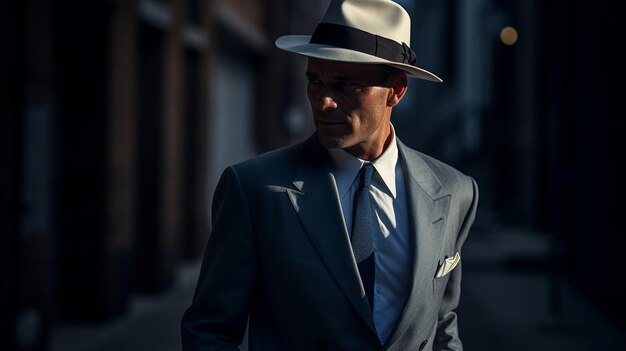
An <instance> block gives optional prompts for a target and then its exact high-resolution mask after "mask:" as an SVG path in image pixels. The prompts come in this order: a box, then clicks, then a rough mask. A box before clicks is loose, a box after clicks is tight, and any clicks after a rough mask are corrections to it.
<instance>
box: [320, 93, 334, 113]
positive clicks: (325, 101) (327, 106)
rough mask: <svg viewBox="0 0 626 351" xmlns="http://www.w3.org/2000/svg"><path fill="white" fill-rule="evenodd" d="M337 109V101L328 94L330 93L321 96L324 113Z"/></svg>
mask: <svg viewBox="0 0 626 351" xmlns="http://www.w3.org/2000/svg"><path fill="white" fill-rule="evenodd" d="M336 108H337V102H336V101H335V99H334V98H333V97H332V95H331V94H328V93H324V94H321V105H320V109H321V110H322V111H327V110H334V109H336Z"/></svg>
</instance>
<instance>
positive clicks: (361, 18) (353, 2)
mask: <svg viewBox="0 0 626 351" xmlns="http://www.w3.org/2000/svg"><path fill="white" fill-rule="evenodd" d="M321 22H322V23H333V24H339V25H344V26H348V27H352V28H356V29H359V30H362V31H365V32H368V33H371V34H374V35H378V36H381V37H385V38H387V39H391V40H394V41H396V42H398V43H399V44H402V43H405V44H407V45H409V46H410V45H411V17H410V16H409V14H408V13H407V12H406V11H405V10H404V8H402V6H400V5H399V4H397V3H395V2H393V1H391V0H333V1H332V2H331V3H330V6H329V7H328V10H327V11H326V13H325V14H324V17H323V18H322V20H321Z"/></svg>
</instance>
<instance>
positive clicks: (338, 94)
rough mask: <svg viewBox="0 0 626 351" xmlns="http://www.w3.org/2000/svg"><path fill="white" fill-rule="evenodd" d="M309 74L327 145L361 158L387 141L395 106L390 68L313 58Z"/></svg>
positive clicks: (310, 92)
mask: <svg viewBox="0 0 626 351" xmlns="http://www.w3.org/2000/svg"><path fill="white" fill-rule="evenodd" d="M306 76H307V79H308V89H307V92H308V97H309V102H310V103H311V108H312V109H313V117H314V120H315V127H316V128H317V134H318V137H319V139H320V141H321V143H322V144H323V145H324V146H325V147H328V148H342V149H346V151H348V152H350V153H352V154H353V155H356V156H357V157H359V156H358V155H357V153H359V152H358V150H366V151H367V149H368V148H372V147H374V146H380V145H379V144H380V142H381V141H382V143H383V144H384V142H385V140H386V138H387V137H388V136H389V130H390V123H389V121H390V119H391V107H393V105H395V103H393V104H390V102H389V100H390V97H391V95H392V94H393V88H392V87H391V86H392V84H390V80H391V79H390V76H389V71H388V70H387V69H385V68H384V67H382V66H378V65H368V64H356V63H345V62H337V61H328V60H322V59H316V58H309V65H308V69H307V72H306ZM381 147H382V146H381ZM352 151H355V152H352Z"/></svg>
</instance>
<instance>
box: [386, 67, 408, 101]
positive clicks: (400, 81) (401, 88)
mask: <svg viewBox="0 0 626 351" xmlns="http://www.w3.org/2000/svg"><path fill="white" fill-rule="evenodd" d="M408 88H409V82H408V80H407V78H406V73H404V72H399V73H397V74H396V75H394V77H393V78H392V80H391V87H390V90H389V96H388V97H387V107H394V106H396V105H397V104H398V103H399V102H400V100H402V98H403V97H404V94H406V91H407V89H408Z"/></svg>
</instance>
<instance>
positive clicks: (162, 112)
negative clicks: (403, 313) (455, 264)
mask: <svg viewBox="0 0 626 351" xmlns="http://www.w3.org/2000/svg"><path fill="white" fill-rule="evenodd" d="M328 2H329V1H328V0H325V1H307V0H230V1H226V0H223V1H219V0H215V1H208V0H204V1H202V0H134V1H132V0H129V1H123V0H119V1H116V0H108V1H107V0H99V1H68V0H55V1H52V0H5V1H2V2H0V50H1V55H0V89H1V90H0V156H1V164H0V231H1V236H0V271H1V275H0V294H1V295H0V337H1V339H0V350H20V351H22V350H52V351H66V350H68V351H74V350H79V351H82V350H92V351H93V350H116V351H122V350H177V349H179V348H180V346H179V345H180V340H179V329H178V328H179V322H180V317H181V315H182V312H183V310H184V309H185V308H186V307H187V305H188V304H189V302H190V299H191V294H192V291H193V287H194V284H195V279H196V277H197V274H198V259H199V257H200V254H201V252H202V249H203V246H204V243H205V241H206V239H207V236H208V233H209V232H210V224H209V211H210V200H211V196H212V191H213V187H214V185H215V184H216V181H217V178H218V177H219V174H220V173H221V171H222V170H223V168H224V167H225V166H226V165H228V164H230V163H233V162H237V161H240V160H243V159H245V158H248V157H250V156H253V155H255V154H258V153H260V152H264V151H267V150H270V149H273V148H276V147H280V146H283V145H286V144H288V143H291V142H295V141H298V140H301V139H303V138H305V137H306V136H308V135H309V134H310V133H311V132H312V131H313V125H312V122H311V117H310V111H309V107H308V103H307V100H306V95H305V79H304V70H305V67H306V60H304V59H303V58H301V57H296V56H291V55H289V54H286V53H283V52H281V51H279V50H278V49H276V48H275V47H274V46H273V41H274V40H275V39H276V38H277V37H278V36H280V35H284V34H309V33H311V31H312V30H313V28H314V27H315V24H316V23H317V21H318V20H319V18H321V16H322V14H323V12H324V10H325V8H326V6H327V4H328ZM398 2H400V3H401V4H402V5H403V6H404V7H405V8H406V9H407V10H408V11H409V12H410V13H411V14H412V19H413V36H412V47H413V48H414V50H415V51H416V52H417V57H418V63H419V65H420V66H421V67H424V68H426V69H428V70H430V71H432V72H434V73H436V74H437V75H439V76H440V77H442V78H443V79H444V83H443V84H434V83H430V82H425V81H410V89H409V96H407V98H405V99H404V101H403V103H402V104H401V105H400V106H399V107H398V108H397V109H396V111H394V117H393V123H394V125H395V127H396V131H397V133H398V135H399V136H400V138H401V139H402V140H403V141H404V142H405V143H407V144H409V145H410V146H413V147H415V148H417V149H419V150H421V151H423V152H426V153H428V154H431V155H432V156H435V157H438V158H440V159H442V160H444V161H446V162H448V163H450V164H452V165H454V166H455V167H457V168H458V169H460V170H462V171H463V172H465V173H467V174H469V175H472V176H473V177H474V178H475V179H476V180H477V182H478V184H479V187H480V190H481V198H480V207H479V212H478V216H477V220H476V223H475V225H474V229H473V231H472V233H471V235H470V237H469V239H468V241H467V244H466V246H465V248H464V255H463V257H464V261H463V262H464V267H463V268H464V272H465V273H464V281H463V289H464V293H463V297H462V300H461V306H460V307H459V313H460V323H461V329H460V331H461V336H462V338H463V339H464V341H465V348H466V349H467V350H470V351H473V350H554V349H559V350H617V349H626V346H625V345H626V340H625V337H624V335H625V333H624V331H625V328H626V317H625V316H626V307H624V306H626V304H624V303H623V301H622V298H624V296H626V287H625V285H624V279H623V277H624V273H623V269H624V264H623V263H622V260H623V257H624V255H623V254H622V251H623V250H624V246H623V244H624V239H623V237H624V229H623V227H624V223H623V222H620V221H621V220H622V219H624V217H623V216H624V214H623V208H624V206H622V202H623V201H624V198H625V197H624V195H625V194H624V193H625V192H624V187H625V186H626V183H622V182H621V181H622V174H623V173H622V171H621V169H622V163H623V162H624V160H625V157H624V156H623V150H624V149H623V148H622V147H620V145H621V143H622V141H623V130H624V129H623V123H622V119H623V116H624V113H623V112H622V106H623V102H624V97H623V96H622V93H621V92H622V90H621V88H619V86H620V85H621V84H622V83H623V78H624V68H623V66H624V60H623V59H624V55H623V54H621V53H620V52H622V51H623V48H622V46H623V44H624V30H623V19H622V17H623V15H620V11H618V7H620V6H619V2H612V1H608V0H595V1H589V0H568V1H566V0H554V1H542V0H510V1H504V0H415V1H409V0H404V1H398ZM507 27H510V28H507ZM505 28H507V29H505ZM507 33H508V34H507ZM511 33H512V34H511ZM620 116H622V117H620Z"/></svg>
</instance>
